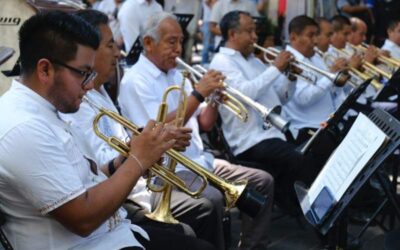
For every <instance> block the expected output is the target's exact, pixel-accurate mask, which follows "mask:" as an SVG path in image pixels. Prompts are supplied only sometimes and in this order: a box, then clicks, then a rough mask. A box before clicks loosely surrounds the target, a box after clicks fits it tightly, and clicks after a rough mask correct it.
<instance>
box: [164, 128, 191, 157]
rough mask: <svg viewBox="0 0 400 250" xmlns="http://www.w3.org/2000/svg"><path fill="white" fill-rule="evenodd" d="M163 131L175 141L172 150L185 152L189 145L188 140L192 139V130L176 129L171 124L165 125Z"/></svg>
mask: <svg viewBox="0 0 400 250" xmlns="http://www.w3.org/2000/svg"><path fill="white" fill-rule="evenodd" d="M165 129H166V130H167V131H168V134H169V136H171V139H175V140H176V142H175V144H174V146H173V148H174V149H175V150H178V151H185V150H186V147H188V146H189V145H190V139H192V136H191V133H192V129H191V128H186V127H176V126H175V125H173V124H172V123H171V124H166V125H165Z"/></svg>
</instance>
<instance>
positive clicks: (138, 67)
mask: <svg viewBox="0 0 400 250" xmlns="http://www.w3.org/2000/svg"><path fill="white" fill-rule="evenodd" d="M182 40H183V34H182V30H181V27H180V25H179V24H178V22H177V21H176V18H175V17H174V16H173V15H171V14H168V13H165V12H160V13H157V15H154V16H152V17H151V18H150V19H149V20H148V21H147V23H146V27H145V29H144V34H142V41H143V47H144V53H143V54H142V55H141V56H140V58H139V61H138V62H137V63H136V64H135V65H134V66H133V67H132V68H131V69H130V70H129V71H128V72H127V73H126V74H125V76H124V78H123V80H122V82H121V91H120V95H119V98H118V100H119V103H120V105H121V110H122V114H123V115H124V116H126V117H128V118H129V119H131V120H132V121H133V122H135V123H136V124H138V125H143V124H145V122H146V121H147V120H148V119H151V118H153V119H154V118H155V117H156V116H157V111H158V105H159V103H160V102H161V99H162V96H163V92H164V90H165V89H166V88H167V87H168V86H170V85H175V84H179V83H180V82H182V76H181V73H180V72H179V71H178V70H177V69H176V66H177V64H176V58H177V57H178V56H180V54H181V51H182ZM222 80H224V77H223V76H222V74H221V73H219V72H216V71H210V72H208V73H207V74H206V75H205V76H204V77H203V78H202V79H201V81H200V82H199V83H198V85H197V86H196V88H195V89H192V87H191V86H190V83H187V84H186V85H185V89H186V92H187V93H191V94H190V95H189V96H188V102H187V109H186V114H185V121H184V124H185V126H186V127H189V128H191V129H192V131H193V132H192V139H191V141H190V146H189V147H188V148H187V149H186V151H185V152H184V154H185V155H186V156H187V157H189V158H191V159H192V160H193V161H195V162H197V163H199V164H200V165H201V166H204V167H205V168H207V169H208V170H209V171H211V172H213V173H214V174H216V175H218V176H220V177H223V178H224V179H227V180H231V181H232V180H241V179H247V180H248V182H249V186H250V187H253V188H255V189H256V190H258V191H259V192H260V193H262V194H263V195H264V196H268V203H267V206H266V207H265V208H264V209H263V210H262V211H261V212H260V214H259V215H258V216H257V217H256V218H254V219H251V218H249V217H248V216H246V215H243V217H242V234H241V241H240V249H265V248H267V245H268V234H267V233H268V226H269V217H270V212H271V207H272V197H273V179H272V177H271V176H270V175H269V174H268V173H266V172H264V171H260V170H255V169H251V168H246V167H242V166H238V165H233V164H230V163H229V162H227V161H223V160H218V159H214V157H213V156H212V155H211V154H209V153H207V152H205V151H204V148H203V143H202V141H201V138H200V130H205V131H207V130H210V129H211V128H212V126H213V125H214V123H215V121H216V118H217V107H218V104H216V103H213V102H209V103H208V104H204V103H203V101H204V98H205V97H208V96H209V95H210V94H211V93H213V92H214V91H215V90H218V89H221V87H222V86H223V85H222V83H221V81H222ZM174 94H175V92H173V93H171V94H170V97H171V98H169V99H168V100H167V102H168V105H169V108H170V110H175V109H176V108H177V104H178V97H177V96H176V95H174ZM174 113H175V112H174V111H172V112H170V113H169V114H168V115H167V121H171V120H172V119H174V117H175V114H174ZM176 171H177V175H178V176H180V177H182V179H184V180H185V182H186V183H187V184H191V186H192V187H197V186H199V184H200V183H199V182H200V181H199V179H195V180H193V179H194V178H195V177H194V174H193V173H191V172H188V171H185V168H183V167H182V166H180V165H178V166H177V170H176ZM202 197H205V198H207V199H209V200H210V201H211V202H212V203H213V204H214V205H215V206H216V208H217V211H218V212H219V216H220V217H219V218H221V216H222V210H223V196H222V194H221V192H220V191H218V190H217V189H216V188H215V187H212V186H207V188H206V189H205V191H204V192H203V193H202ZM218 231H219V237H220V239H221V240H220V244H219V245H218V247H219V248H220V249H223V236H222V224H219V228H218Z"/></svg>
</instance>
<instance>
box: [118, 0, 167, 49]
mask: <svg viewBox="0 0 400 250" xmlns="http://www.w3.org/2000/svg"><path fill="white" fill-rule="evenodd" d="M160 11H162V7H161V5H160V4H159V3H157V2H156V1H155V0H151V2H150V3H148V2H147V1H146V0H127V1H125V2H124V3H123V4H122V6H121V8H120V10H119V12H118V20H119V23H120V27H121V34H122V38H123V39H124V44H125V50H126V52H129V51H130V50H131V48H132V45H133V43H134V42H135V41H136V39H137V38H138V36H139V35H140V34H142V32H143V29H144V25H145V23H146V21H147V19H148V18H149V17H150V16H151V15H154V14H155V13H157V12H160Z"/></svg>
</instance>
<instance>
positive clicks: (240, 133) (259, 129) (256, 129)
mask: <svg viewBox="0 0 400 250" xmlns="http://www.w3.org/2000/svg"><path fill="white" fill-rule="evenodd" d="M210 68H212V69H215V70H219V71H221V72H222V73H223V74H224V75H225V76H226V77H227V78H226V83H227V84H229V86H231V87H233V88H235V89H237V90H239V91H240V92H242V93H243V94H244V95H246V96H248V97H249V98H251V99H253V100H255V101H257V102H259V103H261V104H262V105H264V106H266V107H267V108H272V107H274V106H276V105H281V103H285V102H286V101H287V100H288V99H289V97H290V96H291V95H292V93H293V92H294V89H295V85H294V84H293V83H291V82H290V81H289V80H288V79H287V78H286V77H285V76H284V75H282V74H281V72H280V71H279V70H278V69H277V68H276V67H275V66H271V67H269V68H267V67H266V66H265V65H264V64H263V63H262V62H261V61H260V60H259V59H258V58H256V57H255V56H254V55H253V54H252V55H250V56H249V57H248V58H244V57H243V56H242V54H240V53H239V52H238V51H235V50H233V49H230V48H226V47H221V48H220V51H219V53H218V54H216V55H215V56H214V58H213V59H212V61H211V64H210ZM246 107H247V109H248V111H249V119H248V121H247V122H245V123H243V122H242V121H240V120H239V119H238V118H237V117H236V116H235V115H234V114H233V113H231V112H230V111H228V110H227V109H226V108H224V107H223V106H220V108H219V112H220V114H221V118H222V129H223V131H224V136H225V138H226V140H227V142H228V144H229V146H230V147H231V149H232V151H233V153H234V154H235V155H238V154H240V153H242V152H244V151H246V150H247V149H249V148H250V147H252V146H254V145H256V144H257V143H259V142H260V141H262V140H265V139H270V138H281V139H283V140H284V139H285V136H284V135H283V134H282V133H281V132H280V131H279V130H278V129H276V128H275V127H272V128H270V129H268V130H265V129H264V128H263V123H264V122H263V120H262V119H261V117H260V115H259V114H258V113H257V112H256V111H255V110H254V109H253V108H251V107H249V106H247V105H246Z"/></svg>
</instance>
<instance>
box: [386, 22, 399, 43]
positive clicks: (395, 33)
mask: <svg viewBox="0 0 400 250" xmlns="http://www.w3.org/2000/svg"><path fill="white" fill-rule="evenodd" d="M388 35H389V39H390V40H391V41H392V42H394V43H395V44H397V46H400V23H398V24H397V26H396V27H395V28H394V29H393V30H389V32H388Z"/></svg>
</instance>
